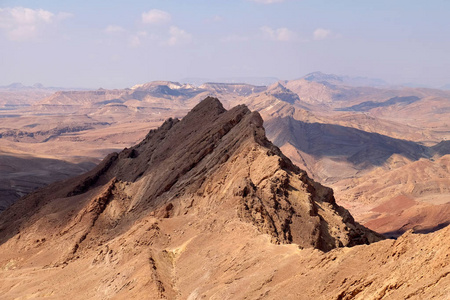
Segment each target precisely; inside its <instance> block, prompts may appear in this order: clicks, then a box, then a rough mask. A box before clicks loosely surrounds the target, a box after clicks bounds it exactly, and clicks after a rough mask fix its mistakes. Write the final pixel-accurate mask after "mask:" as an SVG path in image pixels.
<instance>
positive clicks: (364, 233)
mask: <svg viewBox="0 0 450 300" xmlns="http://www.w3.org/2000/svg"><path fill="white" fill-rule="evenodd" d="M445 236H448V230H444V231H442V232H437V233H434V234H433V235H432V236H431V237H430V238H427V239H425V238H423V239H422V238H420V237H418V236H416V235H413V234H409V235H407V236H405V237H404V238H403V239H401V240H400V241H399V242H393V241H382V242H380V243H375V244H373V245H369V246H361V247H354V248H339V247H345V246H354V245H360V244H368V243H370V242H374V241H379V240H380V239H381V237H380V236H379V235H377V234H376V233H374V232H372V231H370V230H368V229H366V228H364V227H362V226H360V225H359V224H357V223H355V222H354V221H353V218H352V217H351V215H350V214H349V213H348V212H347V211H346V210H345V209H344V208H342V207H339V206H338V205H336V203H335V201H334V197H333V192H332V190H331V189H329V188H326V187H324V186H322V185H320V184H319V183H316V182H314V181H312V180H311V179H310V178H308V176H307V174H306V173H305V172H304V171H302V170H300V169H299V168H298V167H296V166H295V165H293V164H292V163H291V162H290V160H289V159H287V158H286V157H285V156H284V155H283V154H282V153H281V152H280V150H279V149H278V148H277V147H275V146H273V145H272V144H271V143H270V142H269V141H268V140H267V139H266V137H265V133H264V129H263V127H262V119H261V117H260V115H259V114H258V113H255V112H250V111H249V110H248V109H247V108H246V107H245V106H237V107H235V108H233V109H231V110H229V111H226V110H225V109H224V108H223V107H222V105H221V103H220V102H219V101H218V100H217V99H215V98H207V99H205V100H204V101H202V102H201V103H200V104H199V105H197V106H196V107H195V108H194V109H193V110H192V111H191V112H190V113H189V114H188V115H187V116H186V117H185V118H183V119H182V120H177V119H169V120H167V121H166V122H165V123H164V124H163V125H162V126H161V127H160V128H159V129H157V130H153V131H150V133H149V134H148V135H147V136H146V138H145V139H144V140H143V141H142V142H141V143H140V144H138V145H136V146H134V147H132V148H129V149H125V150H123V151H122V152H120V153H113V154H111V155H109V156H108V157H107V158H105V160H104V161H103V162H102V163H101V164H100V165H98V166H97V168H95V169H94V170H92V171H91V172H89V173H86V174H84V175H82V176H80V177H77V178H73V179H70V180H67V181H65V182H60V183H57V184H53V185H50V186H48V187H47V188H44V189H41V190H39V191H37V192H35V193H33V194H31V195H29V196H27V197H25V198H23V199H21V200H20V201H19V202H17V203H16V204H14V205H13V206H11V207H10V208H9V209H8V210H7V211H5V212H4V213H2V214H1V215H0V243H1V244H0V254H1V255H0V257H1V258H0V267H1V274H2V276H0V278H3V279H1V280H0V281H1V282H2V284H1V285H0V286H2V288H0V290H1V292H2V293H3V295H5V297H6V298H5V299H10V298H15V297H22V296H24V295H25V294H26V295H28V296H32V297H41V296H45V295H53V296H55V297H57V298H58V297H59V298H61V297H68V296H69V295H70V297H71V298H80V299H81V298H83V299H86V298H102V297H103V298H112V297H117V298H127V299H129V298H133V297H134V298H142V297H149V298H151V299H158V298H168V299H176V298H179V299H197V298H200V297H202V296H205V297H209V298H213V299H244V298H245V297H247V298H252V299H257V298H258V297H260V298H264V297H269V298H270V297H275V298H277V297H279V296H280V297H281V296H283V297H286V296H291V297H294V296H293V295H296V296H295V297H296V299H302V297H303V299H310V298H311V297H320V296H324V297H325V296H326V297H327V298H326V299H351V298H352V297H355V296H356V295H358V294H359V295H360V296H361V297H363V296H364V297H367V296H371V295H372V296H373V295H375V294H377V293H379V294H380V295H381V296H380V297H379V298H376V299H382V298H383V297H388V296H389V295H392V294H393V293H394V291H395V292H398V291H399V290H402V289H403V290H402V292H401V293H400V292H399V293H400V294H397V295H406V294H405V293H406V292H408V293H410V294H411V295H413V296H414V295H419V296H423V295H424V293H425V294H426V293H431V292H432V293H434V294H436V295H437V294H439V293H440V292H439V291H438V290H437V289H438V287H439V286H440V285H441V283H442V282H443V283H445V282H446V281H445V280H447V281H448V279H447V278H448V276H447V275H448V274H450V273H446V272H447V271H448V260H449V258H448V255H447V256H445V251H444V252H442V251H441V250H439V251H437V252H434V254H433V255H432V258H433V259H436V260H438V261H440V264H441V266H442V268H441V269H439V268H437V267H436V266H435V263H434V262H433V268H434V270H435V271H436V272H435V273H433V274H427V275H426V272H425V269H426V268H427V266H429V264H430V263H431V262H430V261H427V259H429V258H430V257H431V256H430V257H428V256H427V255H426V253H425V252H424V251H425V250H423V249H428V248H429V246H426V247H425V244H424V243H427V241H428V242H430V243H435V241H436V240H437V239H439V238H443V239H445ZM446 240H448V239H446ZM422 244H423V247H422V246H420V245H422ZM446 245H447V244H444V245H442V246H441V247H444V248H445V247H447V246H448V245H447V246H446ZM393 247H394V248H393ZM418 247H419V248H420V250H419V248H418ZM427 247H428V248H427ZM336 248H337V249H336ZM447 248H448V247H447ZM447 248H445V249H447ZM333 249H334V250H333ZM395 249H397V250H398V251H397V250H395ZM445 249H444V250H445ZM414 253H417V255H418V256H417V257H418V259H419V261H418V262H417V265H416V263H414V266H415V267H414V268H415V269H414V268H413V267H412V266H411V265H410V264H409V263H408V264H405V266H409V267H408V268H409V269H411V270H413V269H414V270H415V271H414V272H413V273H411V272H409V270H408V269H405V268H406V267H401V268H400V267H399V266H400V265H401V263H402V262H405V263H406V261H407V260H408V259H410V258H411V257H413V256H414V255H415V254H414ZM447 254H448V252H447ZM356 265H358V267H355V266H356ZM360 265H361V266H367V267H368V268H370V270H369V269H366V268H365V267H360ZM399 268H400V269H399ZM424 268H425V269H424ZM379 270H382V273H380V272H381V271H379ZM446 270H447V271H446ZM369 271H370V272H372V273H373V274H372V275H370V276H372V277H371V279H370V282H369V280H368V276H369V275H368V274H367V272H369ZM408 272H409V273H408ZM330 274H332V275H330ZM392 274H397V275H399V274H405V277H404V278H403V277H402V278H400V277H398V276H397V275H396V276H397V277H395V278H393V277H392V276H393V275H392ZM408 274H409V275H408ZM446 274H447V275H446ZM419 275H420V276H422V277H420V276H419ZM24 276H26V277H27V278H28V279H27V280H26V281H23V277H24ZM330 276H331V277H330ZM370 276H369V277H370ZM436 276H437V277H436ZM335 277H336V278H339V280H341V281H342V283H340V282H337V281H333V280H334V279H333V278H335ZM435 277H436V278H438V279H436V278H435ZM383 278H391V279H392V280H391V279H390V280H391V282H390V283H389V284H390V286H388V287H387V288H386V290H385V291H384V292H383V293H381V287H382V286H384V285H385V283H386V282H385V281H384V279H383ZM325 279H326V280H328V281H326V282H325V281H324V280H325ZM435 279H436V280H435ZM413 280H416V281H417V282H418V284H423V285H426V284H427V282H434V283H435V285H436V287H433V288H432V289H430V290H427V289H426V288H424V289H423V291H422V292H417V293H416V294H414V291H415V290H414V289H413V288H411V287H410V286H409V285H408V284H409V283H408V282H412V281H413ZM19 282H23V283H22V284H18V283H19ZM318 283H320V284H318ZM283 286H286V287H289V289H288V290H285V289H283ZM3 287H4V288H3ZM300 287H302V288H300ZM365 289H368V290H370V291H371V292H370V293H369V292H365ZM419 289H420V287H418V288H417V290H419ZM405 291H406V292H405ZM442 291H444V292H445V289H443V290H442ZM402 293H403V294H402ZM441 294H442V293H441ZM295 297H294V298H295ZM299 297H300V298H299ZM414 297H415V296H414ZM414 297H412V298H414ZM324 299H325V298H324ZM364 299H371V298H364Z"/></svg>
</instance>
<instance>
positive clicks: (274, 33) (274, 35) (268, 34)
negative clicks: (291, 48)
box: [260, 26, 296, 42]
mask: <svg viewBox="0 0 450 300" xmlns="http://www.w3.org/2000/svg"><path fill="white" fill-rule="evenodd" d="M260 30H261V32H262V33H263V35H264V37H265V38H268V39H270V40H273V41H281V42H289V41H293V40H295V39H296V34H295V32H293V31H291V30H289V29H287V28H286V27H281V28H271V27H269V26H263V27H261V28H260Z"/></svg>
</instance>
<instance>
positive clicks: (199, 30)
mask: <svg viewBox="0 0 450 300" xmlns="http://www.w3.org/2000/svg"><path fill="white" fill-rule="evenodd" d="M449 9H450V3H449V2H446V1H443V0H439V1H433V2H429V3H427V2H423V1H406V0H401V1H395V2H392V1H387V0H383V1H376V2H370V3H369V2H364V3H355V2H354V1H339V2H337V1H308V0H284V1H283V0H234V1H227V2H214V3H211V1H206V0H202V1H200V0H196V1H189V2H187V1H170V0H167V1H146V2H145V3H142V2H140V1H128V2H126V3H125V2H121V1H117V0H114V1H108V2H105V1H99V0H93V1H89V2H80V1H63V2H61V1H58V2H57V1H50V0H43V1H39V3H36V2H35V1H30V0H24V1H21V0H18V1H10V0H3V1H1V2H0V49H1V50H0V51H1V53H2V57H3V59H2V60H1V63H0V66H1V68H2V71H3V72H2V73H1V75H0V86H3V85H9V84H11V83H13V82H21V83H23V84H25V85H33V84H35V83H41V84H43V85H44V86H59V87H80V88H99V87H103V88H124V87H130V86H133V85H135V84H139V83H144V82H149V81H153V80H171V81H182V80H183V79H184V78H246V77H247V78H248V77H254V78H256V77H261V78H262V77H276V78H279V79H284V80H289V79H296V78H300V77H302V76H304V75H306V74H308V73H311V72H315V71H321V72H324V73H331V74H337V75H347V76H352V77H368V78H375V79H382V80H384V81H386V82H388V83H390V84H405V83H415V84H421V85H425V86H429V87H442V86H444V85H448V84H450V59H449V57H448V53H449V52H450V40H449V39H448V38H446V36H448V35H449V33H450V20H449V19H448V16H447V15H448V13H447V12H448V11H449Z"/></svg>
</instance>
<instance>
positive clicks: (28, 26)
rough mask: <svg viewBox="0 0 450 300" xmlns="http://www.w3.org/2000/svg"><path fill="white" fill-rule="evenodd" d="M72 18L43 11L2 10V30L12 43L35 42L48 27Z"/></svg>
mask: <svg viewBox="0 0 450 300" xmlns="http://www.w3.org/2000/svg"><path fill="white" fill-rule="evenodd" d="M71 16H72V15H71V14H69V13H64V12H60V13H57V14H54V13H52V12H50V11H47V10H43V9H31V8H25V7H6V8H0V30H2V31H3V32H4V33H5V35H6V37H7V38H8V39H10V40H12V41H27V40H33V39H36V38H38V37H39V36H40V34H41V33H42V31H43V30H44V29H45V28H46V27H48V26H50V25H52V24H55V23H57V22H59V21H61V20H64V19H67V18H69V17H71Z"/></svg>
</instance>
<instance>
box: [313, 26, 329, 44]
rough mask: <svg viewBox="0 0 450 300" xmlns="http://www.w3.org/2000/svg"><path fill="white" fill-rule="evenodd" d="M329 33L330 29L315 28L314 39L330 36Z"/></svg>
mask: <svg viewBox="0 0 450 300" xmlns="http://www.w3.org/2000/svg"><path fill="white" fill-rule="evenodd" d="M331 34H332V32H331V30H328V29H323V28H317V29H316V30H314V33H313V36H314V39H315V40H316V41H319V40H324V39H326V38H329V37H331Z"/></svg>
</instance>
